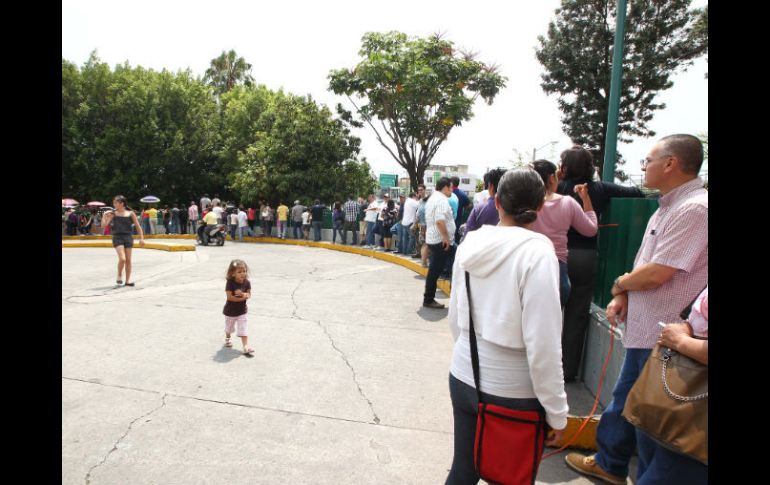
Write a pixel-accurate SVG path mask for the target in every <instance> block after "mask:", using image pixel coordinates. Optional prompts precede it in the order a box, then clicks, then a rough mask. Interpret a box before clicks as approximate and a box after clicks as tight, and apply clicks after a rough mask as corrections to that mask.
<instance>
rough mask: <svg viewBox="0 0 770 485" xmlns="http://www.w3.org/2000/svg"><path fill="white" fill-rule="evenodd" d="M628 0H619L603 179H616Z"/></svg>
mask: <svg viewBox="0 0 770 485" xmlns="http://www.w3.org/2000/svg"><path fill="white" fill-rule="evenodd" d="M625 27H626V0H618V14H617V19H616V22H615V47H614V49H613V52H612V82H611V84H610V105H609V108H608V110H607V136H606V137H605V143H604V169H603V170H602V180H603V181H605V182H613V181H614V180H615V158H616V154H617V146H618V111H619V109H620V85H621V80H622V73H623V37H624V36H625V33H626V29H625Z"/></svg>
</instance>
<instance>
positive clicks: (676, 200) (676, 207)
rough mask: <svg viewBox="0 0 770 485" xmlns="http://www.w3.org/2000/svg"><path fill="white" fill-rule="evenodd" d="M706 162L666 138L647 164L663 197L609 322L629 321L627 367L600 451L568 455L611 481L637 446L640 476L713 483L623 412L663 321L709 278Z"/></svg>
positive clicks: (673, 317) (680, 141) (691, 140)
mask: <svg viewBox="0 0 770 485" xmlns="http://www.w3.org/2000/svg"><path fill="white" fill-rule="evenodd" d="M702 163H703V146H702V144H701V142H700V140H698V139H697V138H696V137H694V136H692V135H671V136H667V137H665V138H662V139H660V140H659V141H658V142H657V143H656V144H655V145H654V146H653V148H652V150H650V152H649V154H648V155H647V157H646V158H645V159H644V160H643V161H642V170H643V171H644V179H645V180H644V185H645V186H647V187H649V188H652V189H658V190H660V193H661V198H660V207H659V208H658V210H657V211H655V213H654V214H653V215H652V217H651V218H650V220H649V222H648V223H647V229H646V230H645V233H644V238H643V239H642V244H641V246H640V247H639V251H638V252H637V254H636V259H635V261H634V268H633V270H632V271H631V272H630V273H626V274H624V275H621V276H618V277H617V278H616V279H615V282H614V284H613V285H612V296H613V299H612V301H611V302H610V304H609V305H608V306H607V319H608V320H609V321H610V323H612V324H618V323H620V322H625V331H624V332H623V346H624V347H625V348H626V355H625V357H624V359H623V367H622V369H621V371H620V375H619V376H618V379H617V381H616V383H615V388H614V390H613V391H612V401H611V402H610V404H609V406H608V407H607V409H605V410H604V412H603V413H602V417H601V420H600V421H599V426H598V428H597V430H596V442H597V445H598V448H599V452H598V453H596V454H595V455H593V456H583V455H582V454H580V453H570V454H568V455H567V456H566V457H565V460H566V462H567V465H568V466H569V467H570V468H572V469H574V470H576V471H578V472H580V473H583V474H585V475H590V476H593V477H598V478H600V479H602V480H604V481H606V482H608V483H613V484H618V485H620V484H625V483H626V476H627V475H628V463H629V460H630V459H631V455H633V453H634V451H635V450H636V449H637V447H638V455H639V462H638V466H637V473H638V476H639V477H641V476H643V475H644V473H645V471H648V470H649V471H650V473H651V475H660V474H661V473H663V474H664V475H665V476H667V477H668V478H669V480H670V481H666V483H672V484H674V483H676V484H678V483H706V481H705V480H707V478H706V477H707V474H708V467H707V466H706V465H703V464H702V463H700V462H696V461H695V460H690V462H691V463H690V462H686V464H685V465H684V466H682V461H681V460H680V459H679V458H677V456H678V455H677V454H676V453H674V452H671V451H668V450H662V451H661V449H660V448H658V447H656V445H655V443H654V442H653V441H652V440H651V439H650V438H648V437H647V436H646V435H644V434H643V433H641V432H639V431H637V430H636V428H634V426H633V425H631V424H630V423H629V422H628V421H626V420H625V418H623V416H622V415H621V413H622V412H623V407H624V406H625V403H626V397H627V396H628V393H629V391H630V390H631V387H632V386H633V385H634V382H636V379H637V378H638V377H639V374H640V373H641V371H642V368H643V367H644V364H645V363H646V362H647V358H648V357H649V355H650V351H651V350H652V348H653V347H654V346H655V344H656V342H657V340H658V337H659V336H660V334H661V328H660V326H659V325H658V322H664V323H670V322H678V321H680V320H681V319H680V318H679V313H680V312H681V311H682V309H683V308H685V307H686V306H688V305H689V304H690V302H691V301H693V300H694V298H695V297H696V296H698V294H699V293H700V292H701V291H702V290H703V289H704V288H705V287H706V284H707V283H708V192H707V191H706V190H705V189H704V188H703V180H701V179H700V178H699V177H698V172H699V171H700V167H701V165H702ZM653 456H654V458H655V459H654V460H653Z"/></svg>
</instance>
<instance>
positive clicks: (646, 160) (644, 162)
mask: <svg viewBox="0 0 770 485" xmlns="http://www.w3.org/2000/svg"><path fill="white" fill-rule="evenodd" d="M670 157H671V155H661V156H659V157H655V158H642V159H641V160H639V164H640V165H641V166H642V168H646V167H647V165H649V164H650V162H652V161H653V160H658V159H661V158H670Z"/></svg>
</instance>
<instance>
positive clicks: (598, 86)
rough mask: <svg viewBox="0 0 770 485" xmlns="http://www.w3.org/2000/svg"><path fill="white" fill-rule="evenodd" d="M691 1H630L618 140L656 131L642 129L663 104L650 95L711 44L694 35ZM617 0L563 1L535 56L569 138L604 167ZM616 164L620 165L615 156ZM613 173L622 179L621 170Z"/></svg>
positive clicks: (539, 39)
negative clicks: (592, 153)
mask: <svg viewBox="0 0 770 485" xmlns="http://www.w3.org/2000/svg"><path fill="white" fill-rule="evenodd" d="M689 6H690V0H667V1H657V0H656V1H652V0H629V2H628V11H627V16H626V31H625V47H624V50H623V56H624V58H623V76H622V79H623V80H622V88H621V95H620V113H619V117H618V139H619V140H620V141H621V142H626V143H627V142H630V141H631V139H630V137H631V136H643V137H649V136H654V135H655V132H654V131H652V130H650V129H649V128H648V127H647V123H648V122H649V121H650V120H651V119H652V117H653V114H654V112H655V111H657V110H659V109H662V108H665V104H664V103H655V96H656V95H657V94H658V93H659V92H660V91H663V90H665V89H668V88H670V87H671V86H672V85H673V82H672V81H671V80H670V77H671V75H672V74H673V73H674V72H675V71H676V70H677V69H679V68H683V67H685V66H688V65H690V64H692V62H693V59H695V58H697V57H699V56H701V55H703V54H704V53H705V52H706V50H707V49H708V35H707V34H706V35H705V36H701V37H697V36H696V35H694V34H693V29H694V25H696V22H697V20H698V19H699V18H701V17H700V16H699V15H698V13H697V12H695V11H691V10H688V8H689ZM615 17H616V1H615V0H562V3H561V8H558V9H556V19H555V20H554V21H552V22H550V23H549V25H548V33H547V35H546V36H545V37H544V36H539V37H538V41H539V47H538V48H537V49H536V57H537V59H538V61H540V63H541V64H542V65H543V67H544V68H545V73H544V74H543V75H542V80H543V82H542V83H541V86H542V88H543V90H544V91H545V92H546V93H548V94H553V93H556V94H557V95H558V96H559V100H558V103H559V109H560V110H561V111H562V113H563V115H562V126H563V130H564V133H565V134H567V135H568V136H569V137H570V138H571V139H572V141H573V142H574V143H576V144H580V145H584V146H587V147H590V148H591V149H592V151H593V152H594V156H595V159H596V161H597V164H598V165H599V171H600V173H601V170H602V166H603V161H604V148H605V136H606V133H607V109H608V104H609V101H608V97H609V92H610V72H611V69H612V51H613V40H614V35H615ZM618 157H619V161H618V164H619V165H622V163H623V160H622V159H620V155H619V154H618ZM617 175H618V176H619V177H620V178H621V179H623V177H625V174H623V173H622V170H619V171H618V172H617Z"/></svg>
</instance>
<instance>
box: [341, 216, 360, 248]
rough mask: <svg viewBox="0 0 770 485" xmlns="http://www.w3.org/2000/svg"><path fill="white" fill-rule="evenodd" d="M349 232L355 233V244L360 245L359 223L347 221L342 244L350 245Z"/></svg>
mask: <svg viewBox="0 0 770 485" xmlns="http://www.w3.org/2000/svg"><path fill="white" fill-rule="evenodd" d="M348 231H353V244H358V221H353V222H350V221H345V228H344V229H343V231H342V244H347V243H348Z"/></svg>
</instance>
